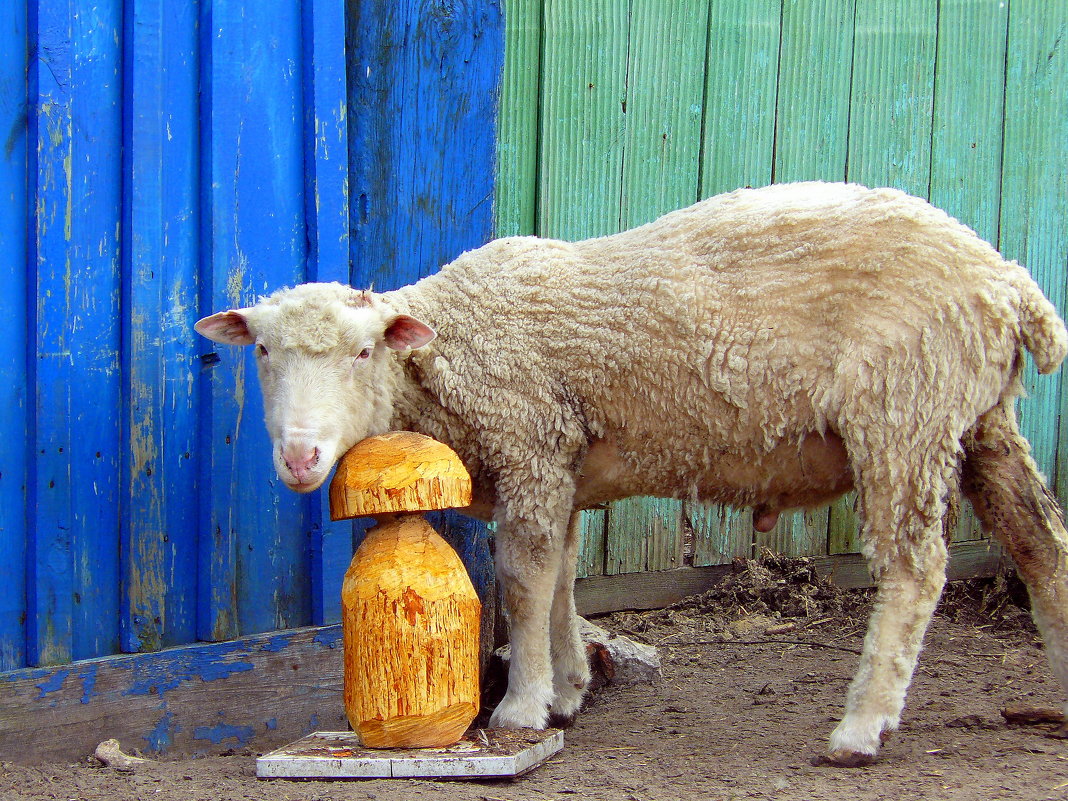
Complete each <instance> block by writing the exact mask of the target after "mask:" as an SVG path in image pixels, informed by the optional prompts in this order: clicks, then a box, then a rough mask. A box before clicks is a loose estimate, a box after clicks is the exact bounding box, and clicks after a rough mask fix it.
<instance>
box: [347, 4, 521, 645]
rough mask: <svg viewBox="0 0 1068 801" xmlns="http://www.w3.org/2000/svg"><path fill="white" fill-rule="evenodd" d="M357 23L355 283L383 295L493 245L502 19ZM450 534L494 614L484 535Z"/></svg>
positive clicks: (462, 524)
mask: <svg viewBox="0 0 1068 801" xmlns="http://www.w3.org/2000/svg"><path fill="white" fill-rule="evenodd" d="M349 12H350V13H349V22H348V25H349V29H348V31H349V32H348V40H349V42H350V43H353V44H352V46H351V47H350V50H349V54H348V59H349V62H348V75H349V79H350V80H349V110H350V115H351V117H350V148H349V156H350V162H349V167H350V171H351V178H352V204H351V210H350V212H351V231H352V234H351V235H352V239H351V260H352V279H353V283H355V284H356V285H358V286H372V285H373V286H374V287H375V288H376V289H378V290H387V289H393V288H395V287H397V286H400V285H402V284H407V283H411V282H414V281H416V280H418V279H419V278H421V277H423V276H425V275H429V274H430V273H433V272H435V271H436V270H437V269H438V268H439V267H440V266H441V265H442V264H445V263H447V262H449V261H452V260H453V259H455V258H456V257H457V256H459V255H460V253H462V252H463V251H465V250H468V249H471V248H474V247H478V246H479V245H482V244H484V243H485V242H487V241H489V240H490V239H491V238H492V237H493V231H494V219H493V196H494V175H495V168H496V163H497V160H496V155H495V143H496V127H497V126H496V122H497V90H498V82H499V80H500V74H501V66H502V64H503V62H504V19H503V16H502V13H501V8H500V4H499V3H498V2H496V1H495V0H493V1H491V2H485V3H478V4H456V5H443V4H440V3H436V2H432V0H405V1H404V2H399V3H398V2H392V1H391V0H362V1H361V2H356V3H352V4H350V5H349ZM445 525H446V526H447V529H448V531H451V532H452V536H453V542H454V545H457V546H459V551H460V553H461V558H462V559H464V563H465V565H466V566H467V569H468V572H469V573H470V574H471V576H472V580H473V582H474V583H475V585H476V589H477V590H478V591H479V594H480V597H481V598H482V601H483V606H484V612H487V614H489V612H490V611H492V610H493V609H494V608H495V604H494V600H495V598H496V593H495V590H494V589H493V587H494V585H493V580H494V579H493V567H492V555H491V553H490V549H489V541H490V538H489V535H488V533H487V529H486V527H485V524H483V523H480V522H478V521H475V520H470V519H464V518H461V516H459V515H456V514H454V513H449V514H447V515H446V516H445ZM491 628H492V627H491Z"/></svg>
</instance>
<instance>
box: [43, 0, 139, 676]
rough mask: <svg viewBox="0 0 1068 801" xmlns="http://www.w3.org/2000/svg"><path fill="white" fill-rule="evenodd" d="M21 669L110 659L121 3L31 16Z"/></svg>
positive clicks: (49, 2) (55, 6) (50, 2)
mask: <svg viewBox="0 0 1068 801" xmlns="http://www.w3.org/2000/svg"><path fill="white" fill-rule="evenodd" d="M31 20H32V23H31V24H33V25H34V26H35V27H34V28H33V29H32V30H31V31H30V39H31V41H32V42H34V43H35V49H34V52H35V53H37V54H38V55H39V57H38V58H32V59H30V70H31V72H32V77H31V80H30V87H31V91H35V93H36V94H35V96H34V97H32V98H31V101H30V102H31V106H30V108H31V109H32V112H31V116H30V144H29V146H30V148H31V150H32V153H33V154H34V159H33V161H32V162H31V164H30V175H31V176H32V177H31V180H32V181H34V182H35V186H34V187H33V190H32V191H33V196H34V198H35V217H34V220H33V223H32V230H31V231H30V253H29V254H28V257H29V264H30V265H31V275H33V276H34V278H33V279H31V280H32V281H34V285H33V286H32V289H31V292H32V296H33V297H32V300H31V308H32V310H33V311H32V315H33V319H32V320H31V321H30V330H32V331H34V332H35V342H34V344H33V345H31V346H30V348H31V352H32V356H31V358H32V365H33V367H32V371H33V374H32V375H31V376H30V380H31V383H32V385H33V386H34V389H35V399H34V413H35V417H34V424H33V438H32V442H33V446H34V456H35V459H34V464H33V467H32V475H31V479H30V486H29V492H28V496H27V506H28V509H29V510H30V515H31V519H30V529H31V532H32V533H31V536H30V538H29V542H28V553H27V558H28V561H29V570H28V576H29V580H28V583H27V588H26V590H27V596H28V609H27V613H28V618H27V622H28V626H27V632H26V634H27V661H28V662H30V664H41V665H45V664H57V663H60V662H66V661H69V660H71V659H81V658H85V657H91V656H96V655H99V654H105V653H112V652H114V651H115V650H117V647H118V618H119V615H118V612H119V556H118V555H119V547H118V545H119V518H118V509H119V503H118V501H119V477H120V475H121V454H120V442H121V439H120V431H121V427H120V419H119V415H118V414H116V412H115V410H117V409H119V408H121V404H122V398H121V395H122V392H121V389H122V388H121V380H120V370H119V367H120V364H119V349H120V316H119V292H120V269H119V236H120V231H121V207H120V191H121V184H122V178H121V176H122V155H121V148H119V147H116V146H115V145H116V143H117V142H119V141H121V139H122V95H121V86H122V80H121V79H122V74H121V55H122V53H121V47H120V44H119V42H120V39H121V37H120V32H121V27H122V4H121V3H120V2H118V0H108V1H107V2H100V3H96V4H94V5H93V6H92V7H91V8H84V9H76V8H74V7H72V5H71V4H70V3H69V2H67V1H66V0H42V1H41V2H40V3H38V4H37V7H36V14H34V15H33V16H32V17H31Z"/></svg>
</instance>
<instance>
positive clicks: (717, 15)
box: [497, 0, 1068, 596]
mask: <svg viewBox="0 0 1068 801" xmlns="http://www.w3.org/2000/svg"><path fill="white" fill-rule="evenodd" d="M508 12H509V16H508V21H507V31H508V35H507V42H508V46H507V55H506V64H505V74H504V82H503V91H502V100H501V116H500V133H499V160H500V174H499V180H498V183H497V230H498V233H499V234H502V235H504V234H531V233H533V234H538V235H542V236H551V237H559V238H563V239H579V238H585V237H590V236H600V235H604V234H608V233H612V232H615V231H619V230H622V229H625V228H628V227H631V226H634V225H638V224H641V223H644V222H647V221H649V220H652V219H654V218H655V217H657V216H659V215H660V214H662V213H664V212H667V211H670V210H672V209H675V208H678V207H682V206H685V205H688V204H690V203H693V202H695V201H697V200H698V199H700V198H703V197H707V196H709V195H712V194H715V193H717V192H721V191H728V190H731V189H735V188H737V187H739V186H763V185H766V184H769V183H773V182H784V181H797V180H815V179H819V180H828V181H842V180H848V181H854V182H858V183H864V184H868V185H878V186H895V187H898V188H900V189H903V190H905V191H908V192H911V193H913V194H916V195H920V196H922V197H926V198H929V199H930V200H931V201H932V202H933V203H934V204H936V205H938V206H941V207H942V208H944V209H946V210H947V211H949V212H950V213H951V214H953V215H955V216H957V217H958V218H959V219H961V220H962V221H964V222H965V223H967V224H969V225H971V226H972V227H973V228H975V229H976V230H977V231H978V232H979V233H980V235H982V236H983V237H985V238H986V239H988V240H989V241H990V242H992V243H995V244H997V245H998V247H999V248H1000V249H1001V251H1002V252H1003V253H1004V254H1005V255H1006V256H1007V257H1009V258H1015V259H1018V260H1019V261H1020V262H1021V263H1023V264H1025V265H1027V266H1028V267H1029V268H1030V270H1031V271H1032V273H1033V274H1034V275H1035V276H1036V278H1037V279H1038V281H1039V283H1040V284H1041V285H1042V287H1043V288H1044V290H1045V291H1046V293H1047V294H1048V295H1049V297H1050V298H1051V299H1052V300H1053V302H1054V303H1055V304H1057V306H1058V308H1060V309H1062V311H1063V310H1064V308H1065V306H1064V301H1065V281H1066V272H1068V237H1066V236H1065V231H1066V230H1068V52H1066V50H1065V47H1064V42H1065V41H1068V39H1066V34H1068V4H1065V3H1063V2H1057V0H1011V2H1003V1H1002V0H857V2H856V3H853V2H848V3H846V2H840V0H667V1H666V2H661V0H546V1H545V2H544V3H542V2H538V1H537V0H512V2H510V3H509V4H508ZM1061 383H1062V382H1061V379H1060V377H1059V376H1058V377H1053V378H1046V377H1043V378H1040V379H1038V378H1036V374H1035V372H1034V369H1033V368H1031V369H1030V370H1029V371H1028V374H1027V389H1028V393H1029V395H1030V397H1029V398H1028V399H1026V400H1025V401H1023V402H1022V403H1021V417H1022V426H1023V428H1024V431H1025V432H1026V434H1027V436H1028V437H1029V439H1030V440H1031V442H1032V443H1033V445H1034V448H1035V453H1036V457H1037V459H1038V462H1039V464H1040V466H1041V467H1042V469H1043V471H1044V472H1045V473H1046V475H1047V476H1049V477H1050V478H1051V480H1052V481H1054V482H1055V485H1056V487H1057V493H1058V496H1059V497H1060V499H1061V501H1062V503H1063V502H1064V501H1065V500H1066V499H1068V464H1066V462H1068V447H1066V446H1065V445H1064V441H1065V436H1066V428H1065V426H1066V421H1065V420H1063V419H1062V415H1061V411H1062V408H1063V403H1064V402H1066V399H1065V396H1064V395H1063V394H1062V392H1061ZM981 537H982V534H981V532H980V531H979V529H978V527H977V525H976V524H975V521H974V519H973V518H972V517H971V515H970V514H968V513H967V512H966V513H965V514H964V515H963V519H962V521H961V524H960V526H959V527H958V529H957V531H956V534H955V539H956V540H957V541H958V542H960V543H974V542H977V541H980V540H981ZM763 546H768V547H772V548H775V549H777V550H779V551H781V552H785V553H787V554H792V555H825V554H846V553H853V552H856V551H858V550H859V542H858V540H857V536H856V519H855V514H854V508H853V500H852V498H849V499H846V500H844V501H842V502H840V503H838V504H836V505H835V506H833V507H830V508H827V509H822V510H818V511H815V512H810V513H805V514H800V513H797V514H791V515H784V516H783V517H782V518H781V519H780V522H779V524H778V525H777V526H776V528H775V529H774V530H772V531H771V532H768V533H767V534H760V533H756V532H754V529H753V527H752V524H751V519H750V514H749V512H748V511H744V510H743V511H735V510H730V509H726V508H714V509H708V508H704V507H701V506H699V505H695V504H690V503H680V502H674V501H661V500H648V499H642V500H631V501H626V502H622V503H618V504H615V505H613V506H612V507H611V508H610V509H608V510H607V511H606V512H598V513H592V514H589V515H588V516H587V520H586V526H585V540H584V543H583V550H582V557H581V558H582V564H581V572H582V575H585V576H601V575H612V574H622V573H629V572H632V571H659V570H667V569H671V568H678V567H682V566H684V565H693V566H703V565H716V564H720V563H723V562H726V561H729V560H730V559H731V558H733V557H734V556H750V555H752V554H754V553H755V552H756V551H757V550H758V549H759V548H761V547H763ZM978 550H980V551H985V545H984V546H980V547H978ZM976 551H977V547H975V546H971V545H968V546H964V548H963V550H960V551H958V554H960V555H967V557H968V558H967V559H966V560H965V562H966V563H967V564H968V565H970V566H971V569H976V570H978V569H981V568H982V566H983V565H982V560H981V559H979V560H978V561H977V557H976ZM990 555H991V557H992V558H996V554H995V553H993V552H992V553H991V554H990ZM845 563H846V564H853V562H849V561H848V560H847V561H846V562H845ZM832 564H833V563H831V562H828V565H829V566H830V565H832ZM666 576H667V574H665V579H666ZM676 580H677V579H676ZM615 586H617V587H619V588H620V589H621V590H622V591H623V592H624V593H628V594H630V595H631V596H633V593H634V586H635V585H634V584H633V583H632V586H630V587H629V588H628V587H627V585H626V584H625V583H617V584H616V585H615Z"/></svg>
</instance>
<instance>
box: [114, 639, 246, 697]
mask: <svg viewBox="0 0 1068 801" xmlns="http://www.w3.org/2000/svg"><path fill="white" fill-rule="evenodd" d="M235 652H241V653H247V650H246V649H245V646H244V645H242V644H238V643H235V644H234V645H232V646H231V647H227V646H220V645H212V646H203V647H198V648H189V649H182V650H181V652H179V653H176V654H175V655H174V656H172V657H170V658H160V659H158V660H153V661H152V662H147V663H134V664H132V665H131V672H132V674H133V675H132V679H131V681H130V686H129V687H128V688H127V689H126V690H125V691H124V692H123V695H155V694H159V695H163V694H164V693H166V692H167V691H169V690H173V689H174V688H175V687H179V686H181V685H182V684H183V683H185V682H189V681H195V680H197V679H200V680H202V681H215V680H216V679H225V678H227V677H228V676H231V675H233V674H234V673H243V672H245V671H248V670H252V669H253V668H254V665H253V664H252V663H251V662H247V661H243V660H234V659H233V658H234V655H235ZM231 660H233V661H231Z"/></svg>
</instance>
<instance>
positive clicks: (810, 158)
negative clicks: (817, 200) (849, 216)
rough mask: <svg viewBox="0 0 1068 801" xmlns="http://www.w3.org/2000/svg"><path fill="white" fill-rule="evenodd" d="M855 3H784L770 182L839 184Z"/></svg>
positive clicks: (843, 166) (843, 159)
mask: <svg viewBox="0 0 1068 801" xmlns="http://www.w3.org/2000/svg"><path fill="white" fill-rule="evenodd" d="M853 13H854V4H853V3H842V2H839V0H812V2H804V3H802V2H797V0H789V2H785V3H783V16H782V38H781V43H780V45H779V63H778V75H779V79H778V101H777V104H776V115H775V156H774V159H775V161H774V165H775V167H774V172H773V173H772V175H773V179H774V180H775V181H776V182H777V183H783V182H786V181H806V180H822V181H840V180H842V179H844V178H845V171H846V156H847V152H848V139H849V86H850V70H851V68H852V62H853V58H852V56H853Z"/></svg>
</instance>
